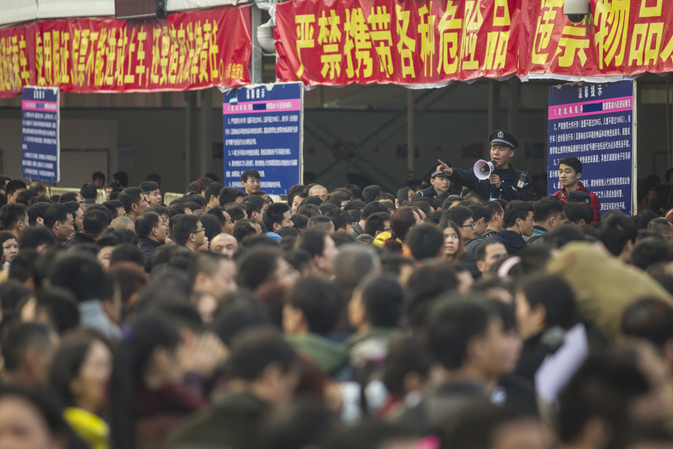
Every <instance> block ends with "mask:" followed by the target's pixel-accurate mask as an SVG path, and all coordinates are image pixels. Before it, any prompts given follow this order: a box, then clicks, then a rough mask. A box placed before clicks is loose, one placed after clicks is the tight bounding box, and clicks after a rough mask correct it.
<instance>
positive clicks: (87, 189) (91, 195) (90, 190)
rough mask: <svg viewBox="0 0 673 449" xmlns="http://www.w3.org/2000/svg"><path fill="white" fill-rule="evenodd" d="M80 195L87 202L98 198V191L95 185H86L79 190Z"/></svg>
mask: <svg viewBox="0 0 673 449" xmlns="http://www.w3.org/2000/svg"><path fill="white" fill-rule="evenodd" d="M79 194H80V195H81V196H82V198H84V199H85V200H95V199H96V197H97V196H98V189H96V186H95V185H93V184H84V185H83V186H82V188H81V189H79Z"/></svg>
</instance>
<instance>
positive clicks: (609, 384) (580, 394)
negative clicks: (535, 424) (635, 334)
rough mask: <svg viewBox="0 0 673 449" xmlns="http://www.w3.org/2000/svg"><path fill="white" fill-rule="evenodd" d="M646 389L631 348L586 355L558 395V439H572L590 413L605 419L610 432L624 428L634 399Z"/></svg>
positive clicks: (647, 388)
mask: <svg viewBox="0 0 673 449" xmlns="http://www.w3.org/2000/svg"><path fill="white" fill-rule="evenodd" d="M649 389H650V386H649V385H648V381H647V379H646V378H645V377H644V375H643V373H642V372H641V371H640V369H639V368H638V365H637V363H636V355H635V354H633V353H631V351H627V350H608V351H601V352H598V353H595V354H592V355H589V357H588V358H587V359H586V360H585V361H584V363H583V364H582V366H581V367H580V368H579V369H578V370H577V371H576V372H575V374H574V375H573V377H572V378H571V379H570V382H569V383H568V385H567V386H566V387H565V389H564V390H563V391H562V392H561V393H560V395H559V398H558V399H559V410H558V415H557V416H558V437H559V439H560V441H561V442H562V443H565V444H569V443H572V442H574V441H575V440H576V439H577V438H578V437H579V436H580V435H581V433H582V431H583V430H584V426H585V425H586V423H587V421H588V420H589V419H590V418H592V417H600V418H602V419H604V420H606V421H607V423H608V425H609V426H610V429H611V430H612V431H613V432H618V431H619V430H620V429H624V428H626V427H627V424H628V423H629V422H630V419H629V417H630V412H629V410H630V408H631V404H632V402H633V400H634V399H635V398H636V397H638V396H641V395H644V394H646V393H647V392H648V390H649Z"/></svg>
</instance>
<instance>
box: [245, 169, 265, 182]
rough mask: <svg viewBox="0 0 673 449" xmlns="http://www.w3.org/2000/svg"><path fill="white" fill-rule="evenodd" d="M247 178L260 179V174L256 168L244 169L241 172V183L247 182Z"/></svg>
mask: <svg viewBox="0 0 673 449" xmlns="http://www.w3.org/2000/svg"><path fill="white" fill-rule="evenodd" d="M248 178H256V179H261V176H260V175H259V172H258V171H257V170H246V171H244V172H243V173H241V183H244V182H247V181H248Z"/></svg>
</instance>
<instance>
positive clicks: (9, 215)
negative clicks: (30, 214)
mask: <svg viewBox="0 0 673 449" xmlns="http://www.w3.org/2000/svg"><path fill="white" fill-rule="evenodd" d="M25 219H26V206H25V205H23V204H5V205H4V206H2V207H1V208H0V223H1V224H2V228H3V229H4V230H5V231H11V230H12V229H13V228H14V226H16V224H17V223H18V222H20V221H24V220H25Z"/></svg>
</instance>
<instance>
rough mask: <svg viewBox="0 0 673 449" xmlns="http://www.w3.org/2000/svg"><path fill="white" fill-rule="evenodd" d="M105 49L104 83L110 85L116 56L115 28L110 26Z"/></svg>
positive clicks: (112, 82)
mask: <svg viewBox="0 0 673 449" xmlns="http://www.w3.org/2000/svg"><path fill="white" fill-rule="evenodd" d="M107 43H108V45H107V49H106V50H105V56H106V61H107V63H106V64H105V77H104V80H105V85H106V86H109V87H111V86H112V85H113V84H114V73H115V60H116V58H117V28H110V30H109V31H108V39H107Z"/></svg>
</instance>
